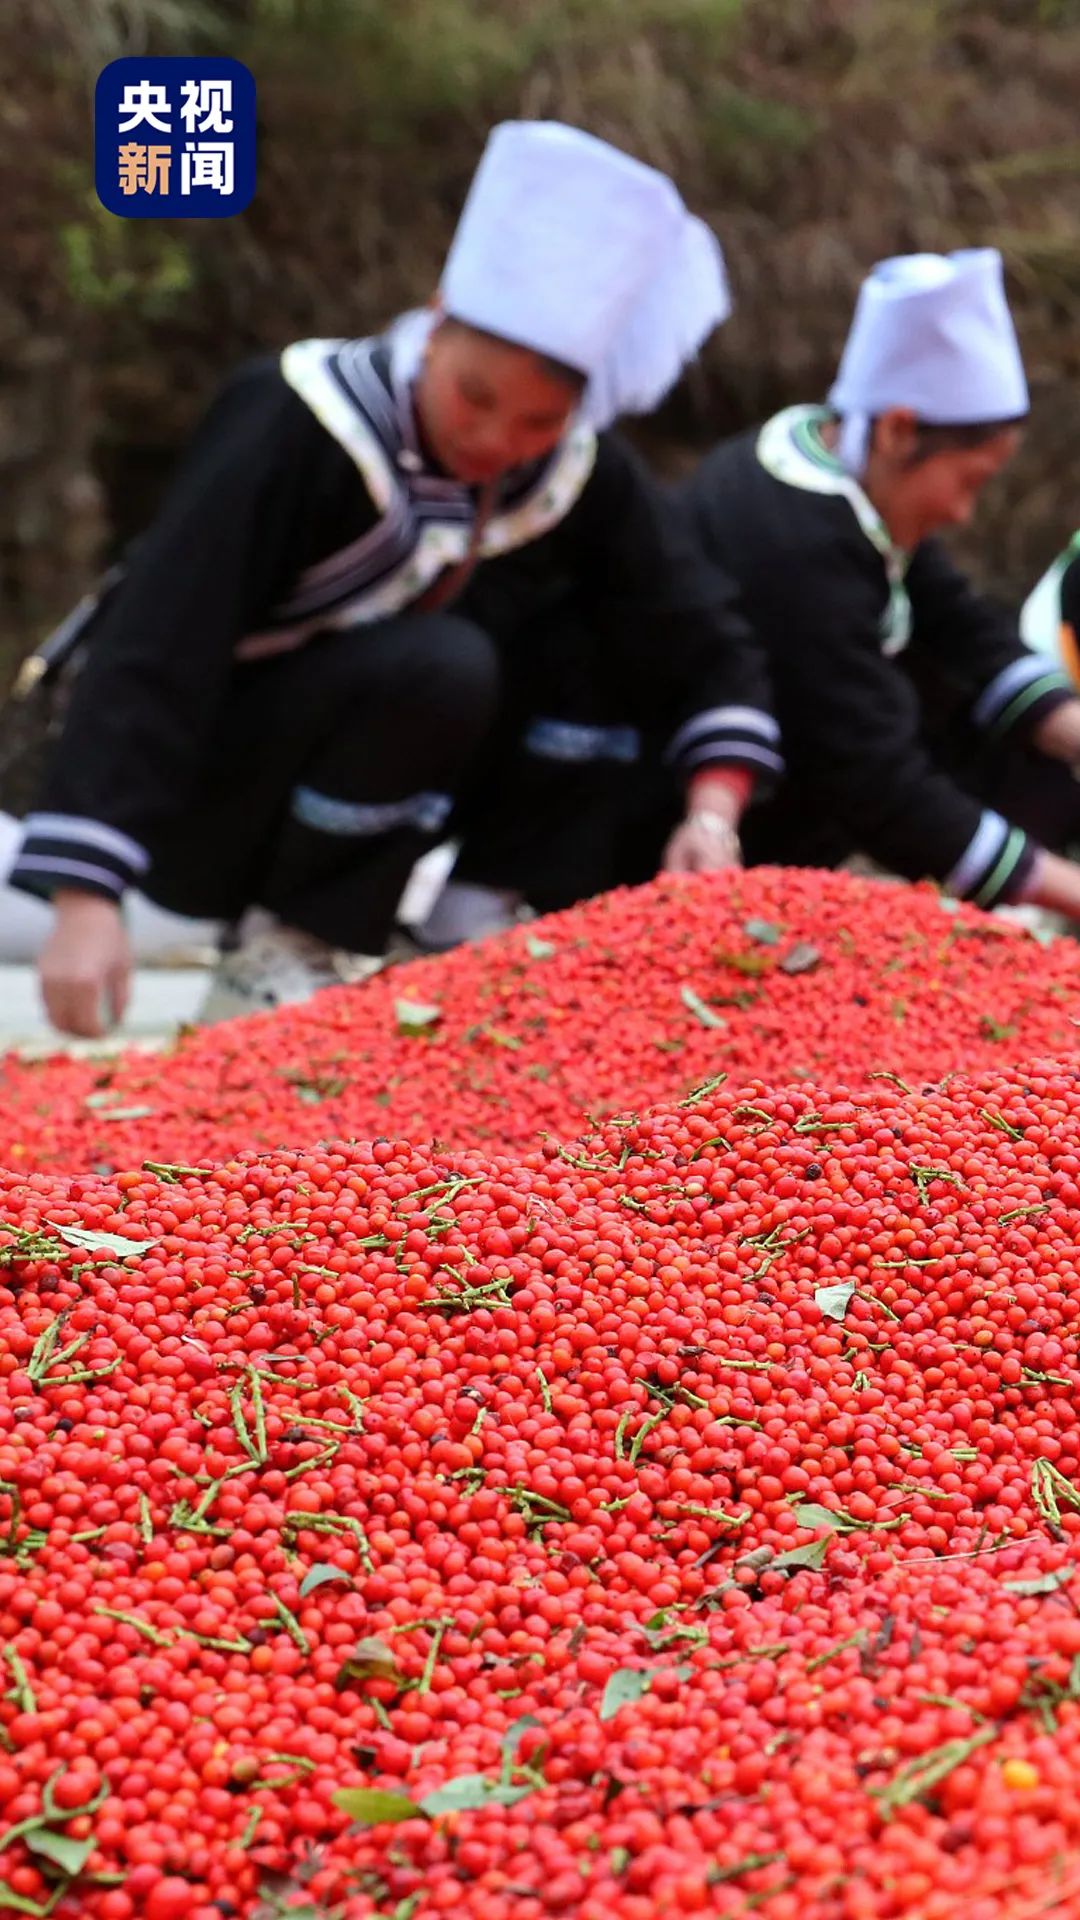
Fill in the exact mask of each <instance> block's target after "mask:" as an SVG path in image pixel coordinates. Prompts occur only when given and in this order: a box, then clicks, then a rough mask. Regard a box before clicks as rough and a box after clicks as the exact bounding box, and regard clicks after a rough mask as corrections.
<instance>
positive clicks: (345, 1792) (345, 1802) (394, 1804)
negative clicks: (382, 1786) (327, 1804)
mask: <svg viewBox="0 0 1080 1920" xmlns="http://www.w3.org/2000/svg"><path fill="white" fill-rule="evenodd" d="M332 1798H333V1802H334V1805H335V1807H340V1809H341V1811H342V1813H347V1814H348V1815H349V1818H350V1819H351V1820H359V1821H360V1822H361V1823H362V1824H363V1825H364V1826H365V1827H379V1826H382V1825H383V1824H384V1823H387V1822H390V1821H395V1820H416V1819H417V1818H419V1815H420V1813H421V1811H422V1809H421V1808H420V1807H418V1806H417V1804H416V1801H415V1800H410V1799H409V1796H408V1794H407V1793H384V1792H381V1791H380V1790H379V1788H377V1787H342V1788H341V1789H340V1790H339V1791H338V1792H337V1793H335V1794H334V1795H333V1796H332Z"/></svg>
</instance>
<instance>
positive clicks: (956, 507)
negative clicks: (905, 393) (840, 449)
mask: <svg viewBox="0 0 1080 1920" xmlns="http://www.w3.org/2000/svg"><path fill="white" fill-rule="evenodd" d="M917 434H918V429H917V427H916V426H915V423H914V421H913V419H911V417H910V416H908V415H906V414H902V413H900V411H899V410H897V412H896V413H894V414H883V415H882V417H881V418H880V419H879V420H878V422H877V423H876V426H875V430H874V447H873V451H872V453H871V456H870V461H869V464H868V467H867V473H866V491H867V493H868V494H869V495H870V498H871V499H872V500H873V502H874V505H875V506H876V507H877V509H878V512H879V513H880V514H881V517H882V519H883V520H884V522H885V524H886V526H887V527H888V529H889V533H890V534H891V536H892V538H893V540H894V541H895V542H896V545H897V546H898V547H903V548H904V550H905V551H906V552H910V551H911V549H912V548H913V547H916V546H918V544H919V541H920V540H926V539H928V538H929V536H930V535H931V534H934V533H942V532H944V531H945V530H946V529H947V528H949V527H966V526H967V524H968V522H969V520H970V519H971V517H972V514H973V513H974V511H975V508H976V505H977V503H978V499H979V495H980V494H981V492H982V490H983V488H984V487H985V486H986V485H987V484H988V482H989V481H991V480H994V479H996V478H997V476H998V474H999V473H1000V472H1001V470H1002V468H1003V467H1005V466H1007V465H1008V463H1009V461H1010V460H1011V459H1012V457H1013V455H1014V453H1015V452H1016V450H1017V448H1018V446H1019V445H1020V437H1021V435H1020V428H1019V427H1002V429H1001V431H1000V432H999V433H995V434H993V435H991V437H990V438H989V439H987V440H983V441H980V443H979V444H978V446H974V447H962V446H957V447H948V446H946V447H943V448H941V449H940V451H938V452H931V453H929V454H926V455H920V454H919V453H918V450H917V448H918V440H917Z"/></svg>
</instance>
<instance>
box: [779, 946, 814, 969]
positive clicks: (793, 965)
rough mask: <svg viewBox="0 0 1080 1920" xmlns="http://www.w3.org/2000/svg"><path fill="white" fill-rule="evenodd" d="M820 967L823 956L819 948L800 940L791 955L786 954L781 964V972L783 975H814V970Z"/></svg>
mask: <svg viewBox="0 0 1080 1920" xmlns="http://www.w3.org/2000/svg"><path fill="white" fill-rule="evenodd" d="M820 965H821V955H820V953H819V952H818V950H817V948H816V947H812V946H810V944H809V942H808V941H805V940H800V941H799V943H798V945H797V946H794V947H792V949H791V952H790V953H785V955H784V957H783V959H782V960H781V962H780V971H781V973H813V971H814V968H815V967H820Z"/></svg>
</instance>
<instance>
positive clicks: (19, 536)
mask: <svg viewBox="0 0 1080 1920" xmlns="http://www.w3.org/2000/svg"><path fill="white" fill-rule="evenodd" d="M139 52H146V53H178V52H184V53H200V52H207V53H209V52H225V53H230V54H233V55H235V56H236V57H238V58H239V59H242V60H244V61H246V62H247V64H248V65H249V66H250V67H251V68H252V70H253V72H254V74H255V77H256V82H257V85H258V95H259V124H260V145H259V176H258V188H257V192H256V197H255V200H254V202H253V204H252V206H251V208H250V209H249V210H248V212H247V213H246V214H244V215H243V216H241V217H240V218H238V219H230V220H224V221H202V222H198V221H194V222H186V221H166V220H163V221H160V222H159V221H130V222H123V221H119V220H116V219H114V218H113V217H112V216H111V215H109V214H106V213H105V212H103V211H102V209H101V208H100V207H99V206H98V204H97V202H96V200H95V197H94V193H93V186H92V131H91V130H92V100H93V85H94V81H95V79H96V76H97V74H98V72H99V71H100V68H101V67H102V66H103V65H104V63H105V62H106V61H107V60H110V59H113V58H116V57H117V56H119V55H122V54H129V53H139ZM0 71H3V73H4V74H5V76H7V77H8V83H7V84H6V85H5V87H4V88H3V89H2V90H0V188H2V190H3V195H4V205H5V207H6V209H7V212H8V219H7V222H6V223H5V226H6V235H5V238H6V245H5V249H4V271H3V275H2V277H0V480H2V482H3V484H2V486H0V671H2V670H3V668H4V666H5V665H6V664H8V663H10V661H11V660H12V659H13V658H16V657H18V655H19V654H20V653H21V652H22V651H23V650H24V649H25V647H26V646H27V645H28V644H29V643H30V642H31V641H32V639H33V638H34V637H35V635H36V634H37V633H38V632H39V631H40V630H41V628H42V626H43V624H47V623H48V621H49V620H50V619H52V618H53V617H54V616H55V615H56V614H57V613H59V612H60V611H62V610H63V609H64V607H65V606H66V605H67V603H68V602H69V601H70V600H71V599H72V598H73V597H74V596H75V595H76V594H77V593H78V592H80V591H81V590H82V589H83V587H84V586H85V584H86V582H87V580H88V579H89V578H91V577H92V574H93V571H94V569H95V567H96V565H97V564H98V563H99V561H100V560H101V558H102V557H103V556H104V555H106V554H108V553H109V552H110V551H112V550H113V548H114V547H115V546H116V544H117V543H118V542H120V541H122V540H123V539H124V538H126V537H128V536H130V534H131V533H132V532H134V531H135V530H137V529H138V527H139V526H140V525H141V524H143V523H144V522H145V520H146V518H147V517H148V515H149V514H150V512H151V511H152V510H153V505H154V502H155V500H156V499H157V498H158V497H159V495H160V491H161V488H162V485H163V484H164V482H165V479H166V478H167V475H168V471H169V467H170V465H171V462H172V460H173V459H174V457H175V454H176V451H177V449H178V447H179V446H180V445H181V444H182V442H183V439H184V437H185V435H186V434H187V432H188V431H189V429H190V427H191V425H192V424H193V421H194V419H195V417H196V415H197V414H198V412H199V410H200V409H201V407H202V406H203V405H204V404H205V401H206V399H207V398H208V396H209V393H210V392H211V390H212V388H213V386H214V384H215V382H216V381H217V379H218V378H219V376H220V375H221V374H222V372H223V371H224V370H225V369H226V368H227V367H228V366H229V365H230V364H231V363H233V362H235V361H236V360H237V359H239V358H241V357H243V356H244V355H245V354H248V353H251V352H253V351H259V350H262V349H265V348H268V347H269V348H273V347H277V346H280V345H282V344H283V343H284V342H286V341H287V340H289V339H292V338H296V337H298V336H302V335H304V334H309V333H325V334H346V333H362V332H366V331H369V330H371V329H373V328H376V327H378V326H379V325H381V324H382V323H383V322H384V321H385V320H386V319H387V318H389V317H390V315H392V314H393V313H394V312H395V311H397V310H398V309H400V308H401V307H403V306H405V305H407V304H409V303H410V302H413V301H416V300H418V299H423V298H424V297H426V295H427V294H428V293H429V292H430V291H431V289H432V288H433V286H434V285H435V284H436V281H437V277H438V271H439V263H440V259H441V257H442V254H443V251H444V249H445V246H446V243H447V240H448V238H449V235H450V233H451V231H452V227H453V222H454V218H455V214H456V210H457V208H458V206H459V205H460V202H461V199H462V196H463V193H464V191H465V188H466V186H467V184H468V180H469V176H470V173H471V171H472V168H473V166H474V164H475V162H476V158H477V156H478V154H479V151H480V148H481V146H482V144H483V141H484V137H485V134H486V131H487V129H488V127H489V126H490V124H491V122H492V121H493V120H495V119H498V118H500V117H503V116H507V115H517V114H522V115H536V116H547V115H551V116H557V117H560V118H564V119H568V120H571V121H573V122H575V123H577V124H578V125H581V126H585V127H588V128H590V129H591V130H592V131H594V132H596V133H599V134H602V135H605V136H607V137H609V138H611V139H613V140H615V141H617V142H619V143H620V144H622V145H624V146H626V147H628V148H629V149H631V150H632V151H633V152H635V153H637V154H639V155H640V156H641V157H642V158H644V159H646V160H650V161H653V162H654V163H655V164H657V165H659V166H662V167H664V168H666V169H668V170H669V171H670V172H672V173H673V174H674V175H675V177H676V178H677V180H678V182H679V184H680V186H681V187H682V189H683V191H684V193H685V194H686V196H687V198H688V200H689V201H690V202H691V203H692V204H693V205H694V206H695V208H696V209H698V210H699V211H701V212H702V213H704V214H705V215H707V216H708V217H709V218H710V219H711V220H712V222H713V224H714V225H715V227H716V229H717V231H718V233H719V234H720V236H721V238H722V239H723V242H724V245H725V248H726V251H727V254H728V260H729V266H730V271H731V278H732V282H733V287H734V290H735V295H736V312H735V316H734V318H733V319H732V321H731V322H730V323H729V324H728V325H727V326H726V327H725V328H724V329H723V330H722V332H721V333H720V334H719V335H718V336H717V338H716V339H715V340H714V342H713V343H712V344H711V345H710V347H709V348H708V350H707V352H706V353H705V355H704V356H703V359H702V362H701V364H700V365H699V366H698V367H697V368H695V369H694V370H693V372H692V374H691V376H690V378H689V379H688V380H687V381H686V382H685V383H684V386H683V388H682V389H681V390H680V392H679V393H678V394H677V395H676V396H675V397H674V398H673V400H672V401H671V403H670V404H669V405H668V406H667V407H666V408H665V410H664V413H663V415H662V417H661V418H660V420H659V421H658V422H656V423H655V424H654V425H653V426H652V427H651V428H650V429H649V430H648V432H647V434H646V436H645V437H646V441H647V443H648V444H650V446H651V450H652V451H653V453H654V455H655V457H656V458H657V460H658V461H659V462H660V463H661V464H664V465H674V464H677V463H678V462H679V461H683V460H686V459H688V458H692V457H693V454H694V451H695V449H696V448H698V447H700V446H701V445H703V444H705V443H706V442H707V441H708V440H709V439H710V438H711V437H714V436H715V435H717V434H722V433H728V432H732V431H735V430H737V429H738V428H739V427H741V426H743V425H746V424H748V423H750V422H752V421H754V420H755V419H758V418H760V417H762V416H763V415H764V414H765V413H766V412H767V411H769V410H770V409H772V408H774V407H776V406H778V405H781V404H785V403H786V402H788V401H791V400H794V399H800V398H803V399H805V398H813V397H816V396H818V395H820V394H821V392H822V391H823V390H824V388H825V386H826V385H827V383H828V381H829V378H830V376H831V373H832V371H833V368H834V366H835V361H836V357H837V354H838V351H839V348H840V345H841V343H842V340H843V336H844V332H845V329H846V325H847V322H848V319H849V316H850V310H851V304H852V300H853V297H854V294H855V291H856V288H857V285H858V282H859V280H860V278H861V276H862V274H863V273H864V272H865V271H866V270H867V268H868V267H869V266H870V265H871V264H872V263H873V261H874V260H875V259H877V258H879V257H880V256H881V255H883V254H885V253H891V252H896V251H905V250H909V249H914V248H948V247H952V246H957V245H972V244H983V243H993V244H996V245H998V246H1000V247H1001V248H1002V250H1003V251H1004V253H1005V256H1006V260H1007V263H1008V267H1009V272H1010V280H1011V288H1012V293H1013V296H1014V301H1015V307H1016V312H1017V317H1018V321H1019V324H1020V327H1021V331H1022V336H1023V342H1024V348H1025V354H1026V358H1027V363H1028V368H1029V374H1030V378H1031V382H1032V388H1033V395H1034V402H1035V405H1034V413H1033V420H1032V424H1031V429H1030V432H1029V434H1028V438H1027V444H1026V446H1025V449H1024V451H1023V453H1022V455H1021V456H1020V458H1019V459H1018V461H1017V462H1016V464H1015V467H1014V469H1013V470H1012V472H1011V473H1010V474H1009V475H1008V476H1007V477H1006V478H1005V479H1004V480H1003V481H1002V482H1001V483H1000V484H999V485H998V487H997V488H996V489H995V492H994V495H993V498H992V499H991V500H988V501H987V504H986V507H985V510H984V511H983V512H982V513H981V515H980V519H979V523H978V526H977V527H976V529H974V531H973V533H972V534H971V535H969V536H968V537H967V539H966V542H965V549H966V557H967V558H968V559H969V561H971V563H972V564H973V565H974V566H976V567H977V569H978V571H979V572H980V574H981V575H982V577H983V578H984V579H985V580H986V581H987V582H988V583H989V584H990V585H992V586H993V587H995V588H996V589H998V590H1001V591H1005V592H1007V593H1010V594H1012V595H1013V596H1014V597H1018V596H1020V595H1021V594H1022V593H1023V592H1024V591H1025V589H1026V587H1027V586H1028V584H1029V583H1030V582H1031V581H1033V579H1034V578H1035V576H1036V574H1037V573H1038V572H1039V571H1040V570H1041V569H1042V567H1043V566H1044V565H1045V563H1046V562H1047V561H1048V560H1049V559H1050V557H1051V556H1052V554H1053V553H1054V552H1056V551H1057V549H1058V548H1059V547H1060V545H1061V544H1062V543H1063V541H1064V538H1065V536H1066V535H1067V534H1068V533H1069V532H1071V530H1072V529H1073V527H1074V526H1075V525H1076V524H1080V461H1078V458H1077V446H1078V440H1080V379H1078V373H1080V366H1078V362H1080V326H1078V320H1080V138H1078V136H1077V118H1076V102H1077V99H1078V98H1080V0H5V4H4V8H3V14H2V18H0Z"/></svg>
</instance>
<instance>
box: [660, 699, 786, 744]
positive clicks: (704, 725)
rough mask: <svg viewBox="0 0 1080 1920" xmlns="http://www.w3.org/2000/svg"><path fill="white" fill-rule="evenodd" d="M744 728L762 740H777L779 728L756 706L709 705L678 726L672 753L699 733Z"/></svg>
mask: <svg viewBox="0 0 1080 1920" xmlns="http://www.w3.org/2000/svg"><path fill="white" fill-rule="evenodd" d="M738 728H745V730H746V731H747V732H748V733H756V734H760V736H761V738H762V739H763V740H779V738H780V728H779V727H778V726H777V723H776V721H775V720H774V719H773V717H772V714H771V713H763V712H762V711H761V709H760V708H758V707H710V709H709V710H708V712H706V713H696V714H695V715H694V716H693V718H692V719H691V720H687V721H686V722H685V723H684V725H683V726H681V727H680V728H679V731H678V733H677V734H676V735H675V738H674V739H673V741H672V743H671V751H672V753H678V752H679V749H680V748H681V747H683V746H688V745H689V743H690V741H691V740H696V739H697V737H698V735H699V734H701V733H711V732H713V731H714V730H718V731H721V732H725V733H730V732H732V731H733V730H735V729H738Z"/></svg>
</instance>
